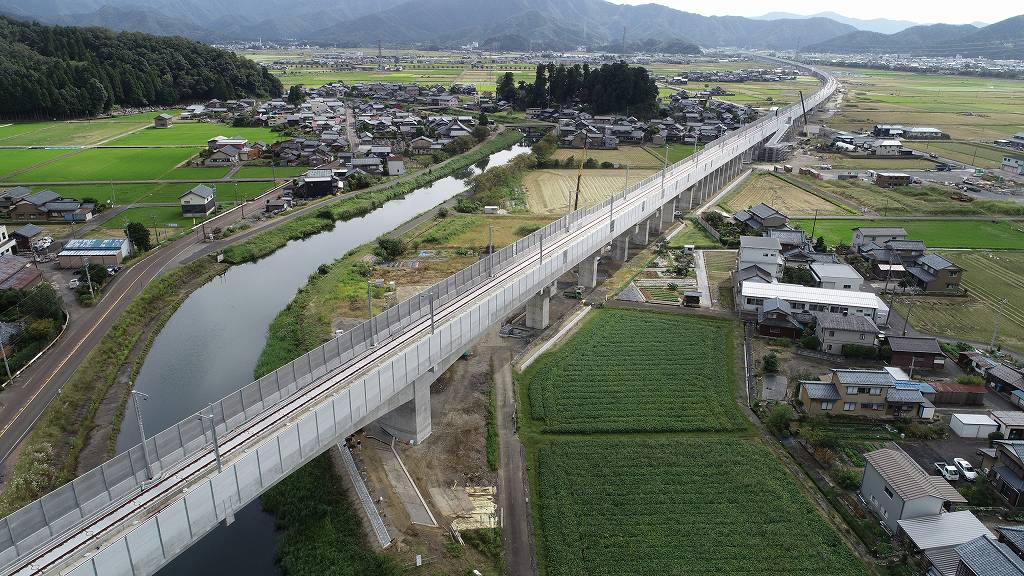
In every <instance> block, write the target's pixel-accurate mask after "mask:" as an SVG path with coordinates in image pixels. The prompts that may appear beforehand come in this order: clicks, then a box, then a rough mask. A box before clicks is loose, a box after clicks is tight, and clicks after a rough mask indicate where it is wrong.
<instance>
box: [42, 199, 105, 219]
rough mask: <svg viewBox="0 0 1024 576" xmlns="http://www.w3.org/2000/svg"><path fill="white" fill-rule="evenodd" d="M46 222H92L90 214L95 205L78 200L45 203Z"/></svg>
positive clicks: (59, 200)
mask: <svg viewBox="0 0 1024 576" xmlns="http://www.w3.org/2000/svg"><path fill="white" fill-rule="evenodd" d="M43 209H44V210H45V211H46V218H47V219H48V220H64V221H67V222H87V221H89V220H92V212H93V210H95V209H96V206H95V204H87V203H82V202H79V201H78V200H68V199H64V198H60V199H58V200H54V201H52V202H47V203H46V205H44V206H43Z"/></svg>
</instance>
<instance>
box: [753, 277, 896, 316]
mask: <svg viewBox="0 0 1024 576" xmlns="http://www.w3.org/2000/svg"><path fill="white" fill-rule="evenodd" d="M773 298H778V299H779V300H783V301H785V302H787V303H788V304H789V307H790V310H792V311H793V312H812V313H813V312H831V313H833V314H842V313H847V314H859V315H861V316H865V317H867V318H870V319H871V320H873V321H874V322H875V324H877V325H879V326H882V325H885V324H887V323H888V321H889V307H888V306H886V304H885V302H883V301H882V299H881V298H879V297H878V295H876V294H873V293H871V292H853V291H850V290H835V289H831V288H811V287H808V286H801V285H799V284H765V283H763V282H744V283H743V287H742V288H741V291H740V302H739V307H740V310H741V311H742V312H747V313H750V314H757V313H759V312H761V309H762V307H763V306H764V303H765V301H766V300H771V299H773Z"/></svg>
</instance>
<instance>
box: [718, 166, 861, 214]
mask: <svg viewBox="0 0 1024 576" xmlns="http://www.w3.org/2000/svg"><path fill="white" fill-rule="evenodd" d="M760 202H763V203H765V204H768V205H769V206H771V207H773V208H775V209H776V210H778V211H780V212H782V213H783V214H787V215H790V216H796V215H803V214H814V213H815V212H817V214H818V215H819V216H842V215H845V214H850V213H851V212H853V211H852V210H848V209H847V208H845V207H843V206H838V205H836V204H834V203H832V202H829V201H828V200H827V199H825V198H822V197H821V196H817V195H815V194H811V193H810V192H808V191H806V190H804V189H802V188H799V187H797V186H794V185H793V184H790V183H789V182H787V181H785V180H783V179H781V178H778V177H776V176H775V175H773V174H769V173H765V172H760V173H756V174H751V175H750V177H748V178H747V181H746V182H744V183H743V185H742V186H740V187H739V188H738V189H737V190H736V191H734V192H731V193H729V195H728V196H726V197H725V198H724V199H723V200H722V206H724V207H725V208H728V209H729V211H730V212H738V211H739V210H746V209H747V208H750V207H751V206H753V205H755V204H758V203H760Z"/></svg>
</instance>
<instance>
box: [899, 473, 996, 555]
mask: <svg viewBox="0 0 1024 576" xmlns="http://www.w3.org/2000/svg"><path fill="white" fill-rule="evenodd" d="M943 482H945V480H943ZM899 524H900V528H902V529H903V531H904V532H906V533H907V536H908V537H910V539H911V540H913V541H914V545H915V546H917V547H918V548H920V549H921V550H930V549H932V548H942V547H948V546H956V545H957V544H963V543H964V542H970V541H971V540H974V539H975V538H977V537H979V536H988V537H992V536H993V534H992V532H990V531H989V529H988V528H986V527H985V525H984V524H982V523H981V520H978V518H977V517H976V516H975V515H974V514H973V513H972V512H971V511H969V510H961V511H960V512H946V513H944V514H933V515H931V516H921V517H919V518H909V519H906V520H900V521H899Z"/></svg>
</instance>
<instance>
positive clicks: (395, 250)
mask: <svg viewBox="0 0 1024 576" xmlns="http://www.w3.org/2000/svg"><path fill="white" fill-rule="evenodd" d="M403 252H405V242H403V241H402V239H401V238H391V237H390V236H381V237H380V238H377V247H376V248H374V249H373V254H374V256H376V257H377V258H380V259H381V260H387V261H388V262H390V261H392V260H395V259H396V258H398V257H399V256H401V255H402V253H403Z"/></svg>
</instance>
